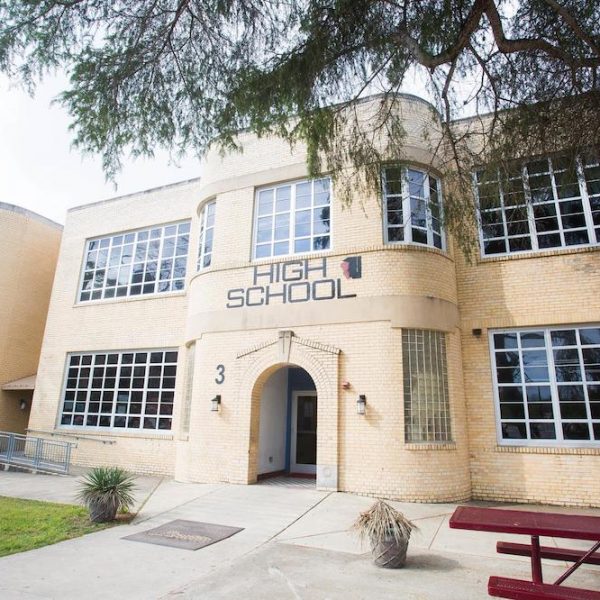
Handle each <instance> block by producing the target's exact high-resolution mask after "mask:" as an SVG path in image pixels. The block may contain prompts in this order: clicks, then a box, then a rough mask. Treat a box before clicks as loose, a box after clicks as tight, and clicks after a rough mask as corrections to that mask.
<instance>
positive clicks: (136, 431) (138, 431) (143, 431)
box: [56, 348, 180, 436]
mask: <svg viewBox="0 0 600 600" xmlns="http://www.w3.org/2000/svg"><path fill="white" fill-rule="evenodd" d="M141 352H147V353H148V354H150V353H152V352H163V353H165V354H166V353H167V352H175V353H176V354H177V362H176V363H168V364H175V366H176V373H175V387H174V388H173V389H171V388H164V389H163V388H162V387H161V388H152V390H151V391H158V392H163V391H168V392H171V391H172V392H173V411H172V412H171V414H170V415H165V416H164V417H163V418H169V419H171V427H170V429H159V428H158V419H160V418H161V416H160V405H161V404H162V403H161V402H158V403H157V404H158V410H159V412H157V414H156V415H146V414H145V413H144V411H145V409H146V403H147V402H146V400H147V392H148V390H149V388H148V379H149V373H150V370H149V368H147V369H146V373H145V375H144V387H143V388H136V389H141V390H142V393H143V397H142V402H141V404H142V408H141V412H140V413H139V415H134V416H139V417H140V419H141V420H142V423H143V419H144V417H155V418H156V419H157V427H156V428H154V429H150V428H144V427H139V428H137V427H135V428H134V427H114V418H115V416H124V417H125V418H129V417H130V416H132V415H133V413H129V412H127V413H124V414H122V415H117V413H116V412H115V411H116V405H117V394H118V391H119V385H118V383H119V378H120V375H121V368H122V367H123V362H122V356H123V355H124V354H136V353H141ZM99 354H118V355H119V362H117V363H116V364H115V367H116V369H117V373H116V375H115V387H114V390H111V391H114V394H115V395H114V397H113V401H112V402H113V411H112V412H111V414H110V419H111V426H110V427H101V426H99V425H86V424H85V422H86V421H87V417H88V414H89V404H90V402H91V400H90V392H91V391H92V379H93V377H92V373H90V377H89V380H90V381H89V383H88V386H87V388H86V401H85V404H86V408H85V411H84V414H83V421H84V424H83V425H73V424H71V425H67V424H65V425H63V424H62V423H61V421H62V417H63V414H64V404H65V402H66V399H65V396H66V392H67V389H68V385H67V384H68V379H69V369H70V368H71V366H72V365H71V357H73V356H83V355H91V356H92V357H95V356H97V355H99ZM94 360H95V359H94V358H92V364H90V365H89V366H90V370H93V368H94V364H93V363H94ZM179 362H180V353H179V348H134V349H125V350H94V351H91V352H86V351H77V352H68V353H67V354H66V357H65V366H64V373H63V383H62V387H61V395H60V399H59V404H58V411H57V417H56V428H57V429H62V430H68V431H86V432H90V431H94V432H97V433H125V434H128V435H143V436H146V435H172V434H173V432H174V431H175V428H174V424H175V401H176V400H177V378H178V376H179V374H180V373H179V371H180V366H179ZM107 364H108V363H105V365H104V366H105V367H106V365H107ZM135 364H136V363H135V359H134V362H133V363H131V366H132V367H134V366H135ZM146 364H151V363H146ZM156 364H159V365H161V366H164V365H165V364H167V363H165V362H161V363H156ZM80 366H81V365H80ZM125 366H130V365H129V364H126V365H125ZM161 378H162V376H161ZM132 390H133V388H131V387H130V388H129V390H128V391H129V392H131V391H132ZM77 391H80V390H79V388H76V392H77ZM102 391H104V388H103V389H102ZM73 402H76V398H75V400H73ZM100 403H101V401H100ZM128 405H131V397H130V399H129V401H128ZM73 413H75V410H73ZM100 416H101V413H100V412H99V413H98V417H100Z"/></svg>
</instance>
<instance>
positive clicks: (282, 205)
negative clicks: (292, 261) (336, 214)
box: [254, 179, 331, 258]
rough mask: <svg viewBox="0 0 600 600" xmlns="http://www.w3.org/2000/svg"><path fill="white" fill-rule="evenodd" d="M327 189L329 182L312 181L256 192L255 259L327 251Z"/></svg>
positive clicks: (328, 205) (329, 240)
mask: <svg viewBox="0 0 600 600" xmlns="http://www.w3.org/2000/svg"><path fill="white" fill-rule="evenodd" d="M330 187H331V182H330V180H329V179H315V180H312V181H298V182H295V183H288V184H284V185H279V186H275V187H268V188H262V189H260V190H258V191H257V193H256V208H255V213H256V218H255V225H254V258H268V257H271V256H286V255H292V254H303V253H305V252H317V251H319V250H327V249H329V248H330V246H331V214H330V207H331V190H330Z"/></svg>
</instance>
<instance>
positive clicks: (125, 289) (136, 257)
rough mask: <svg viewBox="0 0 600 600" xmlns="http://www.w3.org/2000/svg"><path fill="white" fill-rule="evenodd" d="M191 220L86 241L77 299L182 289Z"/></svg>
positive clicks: (84, 299)
mask: <svg viewBox="0 0 600 600" xmlns="http://www.w3.org/2000/svg"><path fill="white" fill-rule="evenodd" d="M189 237H190V222H189V221H183V222H181V223H173V224H171V225H164V226H160V227H152V228H149V229H140V230H138V231H130V232H125V233H121V234H119V235H113V236H110V237H104V238H96V239H93V240H88V242H87V247H86V253H85V258H84V268H83V280H82V282H81V290H80V294H79V300H80V301H81V302H85V301H87V300H100V299H105V298H115V297H117V298H118V297H123V296H138V295H140V294H154V293H157V292H171V291H177V290H183V288H184V286H185V272H186V264H187V255H188V244H189Z"/></svg>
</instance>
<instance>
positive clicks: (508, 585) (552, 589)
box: [450, 506, 600, 600]
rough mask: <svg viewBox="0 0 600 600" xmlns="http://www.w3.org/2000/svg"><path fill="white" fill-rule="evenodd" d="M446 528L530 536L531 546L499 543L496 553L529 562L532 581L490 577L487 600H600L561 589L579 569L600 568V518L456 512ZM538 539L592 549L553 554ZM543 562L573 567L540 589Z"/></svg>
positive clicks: (595, 595) (554, 550)
mask: <svg viewBox="0 0 600 600" xmlns="http://www.w3.org/2000/svg"><path fill="white" fill-rule="evenodd" d="M450 527H451V528H453V529H468V530H472V531H490V532H492V531H493V532H497V533H512V534H520V535H529V536H531V544H517V543H512V542H498V543H497V545H496V551H497V552H499V553H502V554H513V555H518V556H529V557H530V558H531V575H532V581H525V580H521V579H511V578H508V577H496V576H492V577H490V579H489V581H488V593H489V594H490V596H494V597H498V598H512V599H513V600H544V599H547V600H552V599H554V600H600V591H594V590H584V589H581V588H573V587H567V586H564V585H561V584H562V583H563V582H564V581H565V580H566V579H567V578H568V577H569V576H570V575H572V574H573V573H574V572H575V571H576V570H577V569H578V568H579V567H580V566H581V565H582V564H584V563H587V564H596V565H598V564H600V553H599V552H597V550H598V548H600V517H591V516H586V515H566V514H560V513H540V512H533V511H525V510H503V509H497V508H479V507H470V506H459V507H458V508H457V509H456V510H455V511H454V514H453V515H452V517H451V518H450ZM540 536H547V537H554V538H565V539H574V540H588V541H591V542H594V543H593V545H592V547H591V548H590V549H589V550H575V549H568V548H553V547H550V546H540ZM542 558H546V559H550V560H560V561H566V562H573V563H574V564H573V565H572V566H571V567H569V568H568V569H567V570H566V571H565V572H564V573H563V574H562V575H561V576H560V577H559V578H558V579H556V581H554V582H553V583H544V580H543V574H542Z"/></svg>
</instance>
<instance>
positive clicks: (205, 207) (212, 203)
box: [196, 200, 217, 271]
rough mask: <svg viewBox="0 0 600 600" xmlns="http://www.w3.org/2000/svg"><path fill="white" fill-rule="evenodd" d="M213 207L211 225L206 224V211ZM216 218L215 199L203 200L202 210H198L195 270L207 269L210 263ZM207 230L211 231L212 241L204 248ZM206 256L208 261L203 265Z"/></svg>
mask: <svg viewBox="0 0 600 600" xmlns="http://www.w3.org/2000/svg"><path fill="white" fill-rule="evenodd" d="M211 206H212V207H213V215H212V216H213V222H212V225H209V224H208V217H209V215H208V213H209V210H210V208H209V207H211ZM216 218H217V201H216V200H210V201H209V202H205V203H204V205H203V206H202V210H201V211H200V233H199V235H198V261H197V263H196V271H202V270H204V269H208V268H209V267H210V266H211V263H212V255H213V248H214V243H215V237H214V236H215V221H216ZM208 231H212V236H213V237H212V241H211V243H210V250H208V251H207V250H206V245H205V244H204V239H205V237H206V234H207V232H208ZM207 256H208V258H209V261H208V264H207V265H205V264H204V261H205V259H206V257H207Z"/></svg>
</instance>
